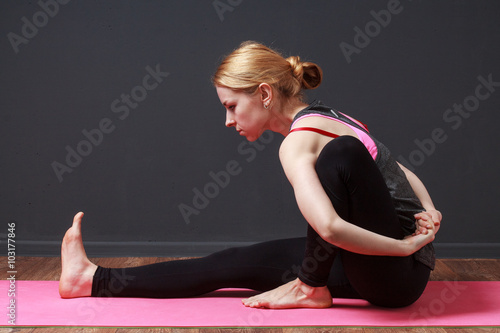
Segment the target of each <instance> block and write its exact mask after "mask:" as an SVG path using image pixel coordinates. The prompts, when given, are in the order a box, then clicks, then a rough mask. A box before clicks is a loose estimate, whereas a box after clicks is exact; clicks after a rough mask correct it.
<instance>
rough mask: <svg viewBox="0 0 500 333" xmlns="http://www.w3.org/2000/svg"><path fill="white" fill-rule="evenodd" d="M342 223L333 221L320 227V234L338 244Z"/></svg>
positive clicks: (330, 241)
mask: <svg viewBox="0 0 500 333" xmlns="http://www.w3.org/2000/svg"><path fill="white" fill-rule="evenodd" d="M340 225H341V223H339V222H338V221H331V222H330V223H327V224H325V225H323V226H321V227H319V228H318V230H317V232H318V235H319V236H320V237H321V238H323V239H324V240H325V241H327V242H328V243H330V244H333V245H337V243H339V240H340V239H339V235H340V234H341V230H340V229H341V228H340Z"/></svg>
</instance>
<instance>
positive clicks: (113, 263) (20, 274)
mask: <svg viewBox="0 0 500 333" xmlns="http://www.w3.org/2000/svg"><path fill="white" fill-rule="evenodd" d="M91 260H92V261H93V262H94V263H95V264H97V265H101V266H105V267H125V266H126V267H128V266H137V265H144V264H151V263H156V262H161V261H165V260H169V259H168V258H92V259H91ZM16 266H17V267H16V268H17V276H16V278H17V279H18V280H59V276H60V274H61V265H60V259H59V258H42V257H18V258H16ZM431 280H432V281H447V280H448V281H453V280H459V281H500V259H439V260H438V261H437V263H436V269H435V270H434V271H433V272H432V274H431ZM200 331H202V332H208V333H212V332H223V333H227V332H244V333H253V332H259V333H264V332H265V333H323V332H357V333H384V332H391V333H396V332H433V333H438V332H439V333H444V332H448V333H452V332H453V333H454V332H497V333H500V328H499V327H495V328H492V327H481V328H460V327H456V328H451V327H447V328H424V327H415V328H366V327H363V328H346V327H314V328H303V327H296V328H293V327H287V328H272V329H271V328H241V329H235V328H226V329H179V328H172V329H170V328H161V329H160V328H158V329H150V328H144V329H124V328H87V327H85V328H65V327H61V328H58V327H47V328H0V332H21V333H62V332H72V333H74V332H91V333H123V332H137V333H150V332H151V333H160V332H162V333H167V332H168V333H170V332H180V333H195V332H200Z"/></svg>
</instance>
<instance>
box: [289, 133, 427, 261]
mask: <svg viewBox="0 0 500 333" xmlns="http://www.w3.org/2000/svg"><path fill="white" fill-rule="evenodd" d="M294 141H295V140H294ZM290 146H292V147H294V148H293V149H287V144H286V143H285V142H284V143H283V145H282V147H281V149H280V159H281V162H282V165H283V168H284V170H285V174H286V175H287V178H288V180H289V181H290V183H291V184H292V187H293V189H294V192H295V197H296V200H297V204H298V206H299V209H300V211H301V212H302V214H303V216H304V217H305V219H306V220H307V222H308V223H309V224H310V225H311V227H313V228H314V230H316V232H317V233H318V234H319V235H320V236H321V237H322V238H323V239H324V240H325V241H327V242H329V243H331V244H334V245H336V246H338V247H341V248H343V249H345V250H348V251H351V252H355V253H360V254H367V255H381V256H408V255H410V254H412V253H413V252H415V251H417V250H419V249H420V248H421V247H423V246H424V245H426V244H427V243H429V242H431V241H432V240H434V233H433V230H432V229H431V230H430V231H429V232H428V233H426V234H420V235H416V236H414V237H409V238H406V239H404V240H397V239H393V238H390V237H386V236H382V235H379V234H376V233H374V232H371V231H368V230H366V229H363V228H360V227H358V226H356V225H354V224H352V223H349V222H347V221H345V220H343V219H342V218H341V217H340V216H339V215H338V214H337V212H336V211H335V208H334V207H333V205H332V203H331V201H330V199H329V198H328V195H327V194H326V192H325V191H324V189H323V187H322V185H321V182H320V180H319V178H318V175H317V173H316V170H315V163H316V159H317V154H315V152H314V150H313V149H309V147H304V142H300V143H299V142H295V144H292V143H291V142H290ZM297 146H299V147H297ZM300 146H302V147H300Z"/></svg>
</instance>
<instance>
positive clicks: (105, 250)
mask: <svg viewBox="0 0 500 333" xmlns="http://www.w3.org/2000/svg"><path fill="white" fill-rule="evenodd" d="M0 243H2V244H3V243H5V240H2V241H1V242H0ZM84 244H85V249H86V252H87V255H88V256H89V257H198V256H205V255H208V254H210V253H213V252H215V251H219V250H223V249H227V248H230V247H235V246H246V245H251V244H255V242H85V243H84ZM1 247H4V246H3V245H1ZM434 247H435V249H436V255H437V257H438V258H497V259H498V258H500V243H434ZM60 251H61V242H55V241H17V242H16V255H17V256H34V257H57V256H59V255H60ZM0 255H5V254H2V253H0Z"/></svg>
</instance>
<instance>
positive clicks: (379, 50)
mask: <svg viewBox="0 0 500 333" xmlns="http://www.w3.org/2000/svg"><path fill="white" fill-rule="evenodd" d="M0 13H1V17H0V31H1V36H2V37H1V38H2V42H1V43H0V52H1V59H2V61H1V63H0V66H1V76H0V87H1V90H0V92H1V98H0V110H1V111H0V112H1V115H0V135H1V139H0V151H1V164H0V171H1V172H0V175H1V187H0V221H2V223H1V224H0V225H3V226H2V227H1V228H0V233H1V238H2V243H3V244H5V238H6V237H7V236H6V234H7V232H8V230H7V223H8V222H15V223H16V230H15V235H16V241H17V243H16V246H17V248H16V250H17V255H58V253H59V252H58V251H59V247H60V240H61V239H62V236H63V235H64V232H65V230H66V229H67V227H68V226H69V225H70V223H71V221H72V218H73V215H74V214H75V213H76V212H78V211H80V210H82V211H84V212H85V213H86V215H85V219H84V239H85V240H86V246H87V249H88V253H89V255H91V256H92V255H94V256H107V255H117V256H120V255H123V256H127V255H154V256H161V255H164V256H171V255H201V254H205V253H208V252H210V251H212V250H216V249H220V248H224V247H227V246H231V245H238V244H247V243H252V242H256V241H263V240H269V239H275V238H284V237H292V236H299V235H303V234H304V233H305V229H306V224H305V221H304V220H303V219H302V217H301V216H300V214H299V212H298V209H297V207H296V204H295V202H294V199H293V194H292V192H291V187H290V185H289V184H288V183H287V181H286V179H285V177H284V175H283V172H282V170H281V167H280V165H279V161H278V157H277V151H278V147H279V144H280V142H281V140H282V138H281V137H280V136H279V135H278V134H273V133H266V134H265V135H264V136H263V137H262V139H261V140H260V141H259V142H257V143H256V144H250V143H247V142H246V141H244V139H243V138H242V137H239V136H238V135H237V134H236V132H235V131H234V130H232V129H226V128H225V127H224V120H225V111H224V109H223V108H222V107H221V105H220V103H219V101H218V99H217V95H216V93H215V90H214V88H213V87H212V86H211V84H210V76H211V74H212V73H213V71H214V70H215V68H216V66H217V64H218V62H219V61H220V60H221V57H222V56H223V55H224V54H227V53H229V52H230V51H231V50H232V49H233V48H235V47H236V46H237V45H238V44H239V43H240V42H241V41H244V40H248V39H253V40H258V41H261V42H263V43H265V44H268V45H272V46H273V47H275V48H278V49H279V50H282V51H283V53H284V54H285V55H300V56H301V57H302V58H303V59H307V60H311V61H315V62H317V63H318V64H320V65H321V66H322V68H323V70H324V83H323V84H322V85H321V87H320V88H319V89H317V90H315V91H311V92H310V93H309V94H308V99H309V101H312V100H314V99H321V100H322V101H324V102H325V103H327V104H329V105H331V106H334V107H335V108H337V109H339V110H341V111H343V112H345V113H348V114H350V115H352V116H354V117H356V118H359V119H361V120H362V121H363V122H365V123H367V124H368V126H369V128H370V129H371V131H372V133H373V134H374V135H375V136H377V137H378V138H379V139H380V140H381V141H383V142H385V143H386V145H387V146H388V147H389V148H390V149H391V150H392V151H393V153H394V155H395V156H396V157H398V159H399V160H400V161H402V162H403V163H404V164H406V165H407V166H408V167H410V168H412V169H414V170H415V172H416V173H417V174H418V175H419V176H420V177H421V179H422V180H423V181H424V182H425V184H426V185H427V187H428V190H429V192H430V193H431V195H432V197H433V199H434V201H435V204H436V206H437V207H438V208H439V209H440V210H442V212H443V215H444V220H443V226H442V228H441V231H440V233H439V234H438V237H437V240H436V243H437V244H436V247H437V249H438V255H440V256H441V257H499V255H500V243H499V239H500V223H499V217H498V216H499V209H498V198H499V192H500V186H499V185H500V181H499V178H498V176H497V170H498V169H499V160H500V158H499V156H498V151H499V146H500V144H499V140H498V138H497V137H496V136H497V132H498V123H499V120H500V116H499V114H498V111H499V107H500V62H499V61H498V60H499V59H500V45H499V34H500V23H499V22H500V21H499V19H498V18H499V17H500V3H499V2H498V1H417V0H414V1H404V0H401V1H400V2H398V1H394V0H390V1H389V0H384V1H305V0H304V1H298V0H297V1H277V0H274V1H270V0H266V1H264V0H259V1H250V0H216V1H212V0H210V1H194V0H191V1H186V0H183V1H180V0H179V1H159V0H158V1H97V0H95V1H90V0H89V1H77V0H73V1H69V0H64V1H63V0H59V2H56V1H55V0H42V1H40V2H39V1H17V0H16V1H13V0H11V1H2V2H1V3H0ZM388 14H389V15H388ZM360 31H361V32H360ZM155 72H156V74H154V75H152V74H151V73H155ZM488 80H489V81H490V83H489V84H488V83H487V81H488ZM491 82H493V83H491ZM460 108H461V109H460ZM89 137H90V138H89ZM69 151H71V152H72V153H69ZM75 151H76V153H75ZM75 154H78V156H75ZM68 155H69V156H68ZM82 155H84V156H82ZM228 169H229V170H228ZM222 171H223V172H222ZM214 174H215V175H217V176H216V177H218V182H217V181H215V180H214V179H213V177H214V176H213V175H214ZM198 191H199V192H198ZM196 193H205V194H203V195H204V196H207V195H208V197H205V199H203V198H201V196H200V195H199V194H198V195H197V194H196ZM196 207H197V208H196ZM181 208H182V209H184V210H185V216H183V215H182V214H181V211H180V209H181ZM189 214H190V215H189ZM187 215H189V216H187ZM2 248H4V246H2ZM3 251H5V252H6V249H5V248H4V250H3ZM0 255H7V253H0Z"/></svg>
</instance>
